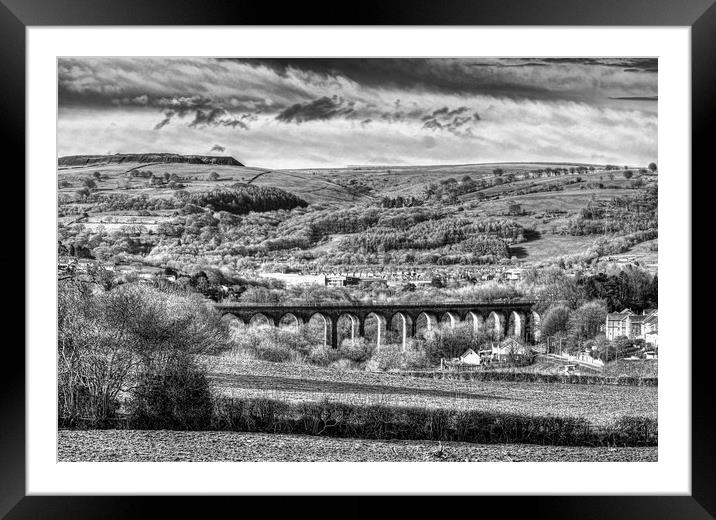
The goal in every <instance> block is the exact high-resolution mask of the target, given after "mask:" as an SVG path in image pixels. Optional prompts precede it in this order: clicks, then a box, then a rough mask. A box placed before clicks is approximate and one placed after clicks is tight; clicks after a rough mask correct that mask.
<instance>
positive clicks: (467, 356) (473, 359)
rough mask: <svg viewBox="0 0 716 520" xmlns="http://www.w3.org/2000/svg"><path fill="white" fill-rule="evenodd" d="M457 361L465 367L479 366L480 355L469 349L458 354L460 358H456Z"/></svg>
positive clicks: (480, 361)
mask: <svg viewBox="0 0 716 520" xmlns="http://www.w3.org/2000/svg"><path fill="white" fill-rule="evenodd" d="M457 360H458V362H460V363H463V364H465V365H479V364H480V363H482V358H481V357H480V354H478V353H477V352H475V351H474V350H472V349H471V348H469V349H467V350H466V351H465V352H463V353H462V354H460V357H459V358H457Z"/></svg>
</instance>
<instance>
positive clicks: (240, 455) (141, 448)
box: [58, 430, 658, 462]
mask: <svg viewBox="0 0 716 520" xmlns="http://www.w3.org/2000/svg"><path fill="white" fill-rule="evenodd" d="M657 456H658V448H657V447H647V448H591V447H564V446H536V445H529V444H490V445H485V444H470V443H459V442H444V443H437V442H434V441H376V440H365V439H336V438H327V437H309V436H303V435H274V434H262V433H239V432H217V431H200V432H187V431H167V430H149V431H148V430H89V431H78V430H60V432H59V441H58V461H59V462H79V461H82V462H100V461H101V462H179V461H182V462H199V461H204V462H207V461H227V462H249V461H254V462H255V461H261V462H268V461H281V462H328V461H342V462H381V461H390V462H408V461H413V462H418V461H426V462H436V461H446V462H463V461H465V462H525V461H529V462H548V461H555V462H570V461H574V462H576V461H579V462H617V461H619V462H623V461H628V462H656V461H657Z"/></svg>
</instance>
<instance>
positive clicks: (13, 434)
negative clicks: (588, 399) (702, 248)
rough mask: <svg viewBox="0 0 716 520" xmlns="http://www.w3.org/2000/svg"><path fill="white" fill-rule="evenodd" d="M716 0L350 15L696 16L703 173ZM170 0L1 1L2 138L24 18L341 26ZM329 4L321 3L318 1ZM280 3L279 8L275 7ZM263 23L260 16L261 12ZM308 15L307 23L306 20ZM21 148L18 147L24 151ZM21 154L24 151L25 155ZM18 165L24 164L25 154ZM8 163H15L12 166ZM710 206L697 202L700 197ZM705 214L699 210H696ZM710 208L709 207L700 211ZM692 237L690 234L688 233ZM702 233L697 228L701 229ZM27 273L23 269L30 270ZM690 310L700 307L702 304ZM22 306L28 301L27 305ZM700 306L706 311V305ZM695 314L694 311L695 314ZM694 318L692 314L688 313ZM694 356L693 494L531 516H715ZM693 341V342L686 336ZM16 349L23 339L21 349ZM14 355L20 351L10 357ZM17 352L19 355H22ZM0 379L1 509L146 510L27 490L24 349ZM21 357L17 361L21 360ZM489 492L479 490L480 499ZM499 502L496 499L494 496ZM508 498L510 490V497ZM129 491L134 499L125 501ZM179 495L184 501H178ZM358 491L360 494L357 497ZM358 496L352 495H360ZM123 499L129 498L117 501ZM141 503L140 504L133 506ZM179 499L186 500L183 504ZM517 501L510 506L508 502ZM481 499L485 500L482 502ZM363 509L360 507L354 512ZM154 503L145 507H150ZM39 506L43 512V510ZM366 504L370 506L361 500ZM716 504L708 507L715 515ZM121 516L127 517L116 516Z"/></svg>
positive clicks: (705, 415) (14, 145) (327, 18)
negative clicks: (146, 1) (32, 493)
mask: <svg viewBox="0 0 716 520" xmlns="http://www.w3.org/2000/svg"><path fill="white" fill-rule="evenodd" d="M713 1H714V0H708V1H707V0H703V1H692V2H687V3H684V2H675V1H666V0H652V1H642V0H627V1H617V2H615V1H612V2H602V3H598V2H593V1H586V0H544V1H540V2H534V1H532V2H530V1H529V0H520V1H518V0H508V1H504V0H503V1H499V0H489V1H482V2H480V3H479V4H477V3H475V4H474V5H473V4H468V3H467V2H457V1H443V2H441V3H440V7H439V8H435V7H430V5H429V3H428V2H425V1H421V2H414V3H411V4H409V8H408V7H407V6H406V5H403V6H401V5H400V4H399V3H398V2H395V1H385V0H384V1H383V2H368V3H364V4H361V6H360V7H356V11H357V12H356V13H355V16H353V15H351V18H350V21H351V22H352V23H353V24H355V25H509V26H515V25H552V26H554V25H611V26H616V25H669V26H674V25H683V26H690V27H691V38H692V42H691V43H692V49H691V51H692V57H691V60H692V69H691V70H692V100H693V102H692V170H703V171H704V172H708V171H709V170H708V166H710V164H709V163H710V161H711V155H712V152H711V149H712V148H713V144H712V143H711V142H710V140H709V142H707V139H708V137H707V136H708V130H710V129H712V128H711V127H712V126H713V117H714V116H713V114H714V92H716V37H715V36H714V35H716V6H714V4H713ZM176 5H177V4H176V3H175V2H171V1H169V0H158V1H153V2H152V4H151V6H149V5H145V4H143V3H140V2H139V1H138V0H124V1H116V2H112V3H111V4H110V5H108V3H107V2H99V1H94V2H93V1H92V0H74V1H70V0H62V1H56V2H52V1H51V0H35V1H27V0H24V1H22V0H12V1H9V0H0V63H1V64H2V69H0V70H2V71H3V74H4V78H3V80H1V81H0V110H1V111H2V112H1V113H2V117H1V118H0V125H1V126H2V127H3V130H4V132H3V133H4V135H5V139H4V141H3V142H4V147H7V150H9V151H17V150H22V149H24V148H25V132H24V128H25V29H26V27H27V26H36V25H191V26H195V25H229V24H232V25H262V24H265V23H266V21H271V24H272V25H282V24H291V25H299V22H301V21H304V22H309V24H310V25H314V26H315V25H343V24H342V23H341V22H342V21H343V20H341V19H340V18H339V17H338V16H337V15H333V16H331V15H330V14H329V13H333V12H335V10H334V8H335V4H327V3H326V5H325V6H324V5H321V4H320V3H316V4H314V6H313V8H314V10H315V11H317V12H320V13H323V14H320V15H316V14H315V13H314V12H312V11H309V10H304V9H305V6H303V5H300V4H296V5H295V6H293V7H290V6H288V7H287V9H286V10H283V9H281V10H279V9H276V7H275V6H273V5H267V3H263V4H261V3H257V2H254V3H252V4H245V3H242V4H241V5H240V6H239V5H238V4H237V3H236V2H228V1H217V2H207V1H206V0H205V1H203V2H200V1H196V0H191V1H188V0H187V1H184V2H182V3H181V7H182V8H181V9H177V8H176ZM321 7H325V9H321ZM273 11H279V12H273ZM262 22H263V23H262ZM309 24H306V25H309ZM17 155H21V154H17ZM23 159H24V157H23ZM18 166H19V168H22V171H24V161H23V160H22V159H21V161H20V164H19V165H18ZM16 171H17V170H16ZM10 174H11V173H10ZM694 207H696V208H699V209H700V211H701V212H702V213H703V212H704V210H703V206H698V205H692V221H693V222H694V223H697V222H699V221H701V219H698V218H697V219H694V218H693V217H694V216H695V215H694V212H693V208H694ZM696 215H698V213H697V214H696ZM701 217H702V218H706V216H705V215H701ZM692 236H693V235H692ZM697 236H698V235H697ZM25 274H26V278H25V280H26V283H27V275H28V273H27V272H26V273H25ZM693 309H694V310H699V309H698V307H697V306H696V305H694V306H693ZM25 312H26V314H25V315H27V313H28V312H31V309H25ZM700 312H703V311H700ZM692 321H693V318H692ZM684 326H688V327H689V328H691V324H690V323H689V324H684ZM705 345H706V348H704V349H702V350H703V351H704V352H699V358H698V361H699V362H698V363H694V364H693V365H692V461H691V467H692V495H691V497H655V496H650V497H631V496H630V497H553V498H546V497H530V498H522V499H520V500H519V503H520V504H524V505H525V506H526V508H527V509H528V510H529V511H530V514H531V515H532V516H534V515H537V516H538V517H551V518H573V517H574V515H575V514H580V515H581V516H583V517H585V518H586V517H593V518H603V517H606V516H610V517H614V518H627V517H628V518H699V517H700V518H709V517H713V516H712V515H713V513H714V511H715V510H716V499H715V498H714V494H713V491H712V490H713V489H716V476H715V475H714V468H715V467H716V461H715V457H714V447H713V446H714V435H713V429H712V427H711V426H710V425H709V419H711V415H712V409H713V403H712V399H711V397H710V396H711V394H712V390H711V388H710V387H709V385H708V382H709V380H710V378H709V376H710V375H711V374H710V367H711V366H713V365H712V363H713V358H714V355H713V353H712V352H713V350H712V349H710V348H709V344H708V342H705ZM684 347H686V348H688V347H689V346H688V345H686V346H684ZM15 350H18V349H15ZM13 356H15V357H16V358H17V359H13ZM15 361H16V362H15ZM6 362H7V364H6V366H7V367H10V366H12V367H15V368H13V369H12V370H9V369H8V370H6V371H5V374H4V377H3V379H2V383H0V384H2V388H3V392H2V394H1V395H2V397H1V398H2V401H1V402H2V405H1V406H0V410H1V411H2V415H0V417H2V426H1V427H0V449H1V450H2V457H1V458H0V461H1V463H0V515H4V514H5V513H6V512H8V511H10V510H12V511H11V513H10V515H9V516H7V518H24V517H33V516H34V517H37V516H49V513H50V512H52V516H53V517H64V516H67V517H74V518H76V517H78V516H83V517H88V516H95V515H100V514H101V515H102V516H103V517H104V518H107V517H110V518H111V517H113V516H112V515H117V514H122V516H124V515H126V514H128V513H130V512H132V511H134V513H132V514H133V516H139V514H138V512H139V511H142V510H143V507H142V506H140V504H141V502H143V501H147V500H149V499H147V498H143V497H132V498H131V499H121V498H120V497H107V498H99V497H35V496H32V497H28V496H25V409H24V404H25V401H24V399H25V395H24V391H25V373H24V365H25V363H24V356H23V354H22V353H20V352H17V351H12V352H9V356H8V358H6ZM20 367H22V370H20ZM487 498H488V497H481V500H485V499H487ZM490 500H491V501H493V502H494V499H492V498H490ZM509 500H511V501H512V500H515V498H514V497H511V498H510V499H509ZM127 501H129V502H130V503H132V504H136V506H128V505H127ZM180 502H183V501H180ZM354 502H355V499H354ZM355 503H357V502H355ZM120 504H122V505H120ZM135 507H136V509H135ZM180 507H182V508H184V507H185V506H183V505H182V506H180ZM510 507H512V505H511V506H510ZM481 508H482V505H481ZM360 509H362V508H358V509H357V510H356V509H354V510H353V512H354V513H355V512H357V511H358V510H360ZM147 512H148V510H147ZM43 513H44V514H43ZM366 513H368V511H366ZM709 513H711V514H709ZM116 517H120V516H116Z"/></svg>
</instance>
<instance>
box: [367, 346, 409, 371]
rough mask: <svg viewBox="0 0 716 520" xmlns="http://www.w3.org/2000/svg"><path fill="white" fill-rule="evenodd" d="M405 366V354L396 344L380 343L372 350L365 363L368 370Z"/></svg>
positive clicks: (402, 367)
mask: <svg viewBox="0 0 716 520" xmlns="http://www.w3.org/2000/svg"><path fill="white" fill-rule="evenodd" d="M404 368H405V356H404V353H403V352H402V351H401V347H400V346H398V345H381V346H380V347H379V348H376V349H375V350H374V351H373V355H372V356H371V358H370V360H369V361H368V363H367V364H366V369H367V370H370V371H387V370H401V369H404Z"/></svg>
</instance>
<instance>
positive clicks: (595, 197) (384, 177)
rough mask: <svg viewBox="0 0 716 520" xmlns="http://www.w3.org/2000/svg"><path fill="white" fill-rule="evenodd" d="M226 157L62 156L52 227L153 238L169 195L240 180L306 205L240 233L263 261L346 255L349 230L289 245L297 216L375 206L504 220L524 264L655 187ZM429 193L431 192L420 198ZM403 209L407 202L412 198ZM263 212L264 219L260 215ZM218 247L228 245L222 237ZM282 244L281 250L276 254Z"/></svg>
mask: <svg viewBox="0 0 716 520" xmlns="http://www.w3.org/2000/svg"><path fill="white" fill-rule="evenodd" d="M182 157H184V159H182ZM214 159H223V158H214ZM229 159H231V160H230V161H229V160H227V161H213V162H209V160H208V159H206V157H204V158H202V156H175V155H172V154H144V155H139V154H126V155H122V156H119V155H118V156H77V157H69V158H61V159H60V161H59V164H58V171H57V174H58V190H59V196H60V222H61V223H65V224H67V223H70V222H73V221H75V220H77V218H78V216H81V215H82V214H83V213H85V212H86V213H87V217H83V218H82V224H83V226H84V229H85V230H90V231H97V230H100V229H103V230H104V231H105V232H111V231H118V230H122V229H126V226H145V228H146V229H147V230H148V231H149V232H150V233H155V234H156V233H157V230H158V229H159V228H160V225H161V224H162V223H164V222H171V221H172V219H173V218H176V215H177V207H176V204H174V202H175V201H176V199H177V192H178V191H183V192H189V193H197V192H209V191H212V190H216V189H217V188H226V189H230V188H231V187H232V186H234V185H236V184H237V183H242V184H246V185H251V186H256V187H267V188H279V189H281V190H284V191H286V192H288V193H290V194H293V195H296V196H297V197H299V198H300V199H302V200H304V201H306V202H307V203H308V204H309V207H308V209H307V210H301V211H300V213H299V214H297V216H296V217H293V216H291V215H293V213H292V214H291V215H289V216H285V215H284V216H276V215H274V216H271V218H272V219H277V220H275V221H274V222H273V223H271V222H267V221H266V219H263V220H260V222H258V221H257V222H258V224H260V226H261V227H260V228H257V227H256V225H258V224H257V223H252V224H251V225H250V226H249V227H247V228H246V231H245V233H244V235H250V234H254V235H255V240H254V239H253V238H252V239H245V237H244V236H243V235H242V238H241V244H243V245H242V247H243V246H248V247H253V245H252V244H254V243H261V244H268V250H267V251H268V256H269V257H270V258H273V257H277V258H278V257H280V258H283V259H284V260H288V259H290V258H292V257H293V256H295V255H296V253H295V252H290V250H291V249H292V248H295V247H298V248H299V249H303V250H304V251H307V253H308V256H309V257H310V256H314V257H315V256H316V255H317V256H329V257H331V256H335V255H337V254H340V252H341V250H342V249H341V247H342V244H343V249H345V243H346V240H349V241H350V240H351V232H350V231H348V233H346V232H345V231H344V230H340V231H330V230H328V231H326V232H325V233H323V234H322V235H321V236H320V237H314V238H310V237H308V238H307V239H306V240H304V239H302V238H301V239H296V240H294V238H295V237H297V236H303V235H301V233H304V234H305V233H308V234H309V235H310V234H311V231H310V229H311V228H310V226H311V225H313V224H311V223H310V222H313V221H312V220H311V219H310V218H308V217H306V216H303V212H305V211H309V212H314V213H311V215H313V214H315V215H319V216H321V218H324V219H325V218H329V216H330V212H331V211H339V210H350V211H359V212H360V211H364V210H365V211H368V210H369V208H376V207H377V208H384V209H381V210H380V211H381V212H382V213H381V214H382V215H385V216H386V217H387V216H390V215H403V214H404V213H406V212H413V213H415V212H416V211H418V212H419V211H422V210H423V209H424V210H425V211H426V212H431V211H432V212H435V211H437V212H439V213H440V217H439V218H441V219H448V220H449V219H451V218H461V219H468V220H469V221H484V220H485V219H510V221H513V222H515V223H516V224H517V225H519V226H522V227H523V228H524V229H525V230H527V232H526V233H525V234H524V239H523V240H520V241H519V243H516V244H512V245H510V248H509V251H510V252H509V255H510V256H513V257H516V258H517V259H519V260H521V261H523V262H527V263H541V262H547V263H549V262H551V261H554V259H556V258H559V257H562V256H565V255H574V254H576V253H580V252H583V251H587V250H589V248H591V247H593V243H594V240H595V238H596V237H595V236H594V235H585V236H572V235H569V234H567V235H565V234H559V233H558V232H557V231H556V230H559V229H561V228H563V227H564V226H565V225H566V224H567V223H568V222H569V220H570V219H571V218H574V217H575V216H576V215H578V214H579V212H580V211H581V210H582V209H584V208H586V207H587V206H589V205H594V204H598V203H599V202H600V201H610V200H613V199H615V198H617V197H630V196H639V194H641V193H643V192H644V186H646V185H648V184H650V183H654V182H655V176H653V175H650V174H644V173H643V172H640V171H639V170H638V169H634V170H632V171H633V173H632V176H631V178H629V179H628V178H626V177H627V176H626V175H624V171H623V170H621V171H620V170H611V169H610V170H607V169H606V166H605V165H585V164H576V163H489V164H460V165H426V166H352V167H346V168H317V169H284V170H271V169H266V168H260V167H253V166H244V165H242V164H241V163H239V162H238V161H235V160H233V158H229ZM635 181H636V182H635ZM88 185H89V186H91V197H89V198H85V199H84V200H82V197H81V196H78V195H77V194H78V192H80V191H81V190H83V188H84V189H86V186H88ZM428 192H430V193H431V195H430V196H427V195H426V193H428ZM103 197H104V198H106V197H120V198H122V197H123V198H137V197H140V198H141V197H144V198H146V199H149V200H165V201H166V202H167V204H165V207H166V209H156V208H155V209H152V210H151V211H133V210H127V211H108V210H106V209H102V208H104V206H102V205H101V204H96V203H95V204H92V203H90V202H89V200H90V199H92V200H103ZM411 197H412V198H414V199H415V200H416V201H418V202H417V203H419V204H420V208H421V209H420V210H417V209H415V208H413V209H404V210H401V209H399V208H395V209H389V208H386V207H385V200H395V199H398V198H400V199H401V200H402V199H408V198H411ZM401 204H402V202H401ZM407 205H412V202H411V203H410V204H407ZM401 207H402V206H401ZM98 208H100V209H98ZM361 208H362V209H361ZM515 208H517V209H518V211H515ZM316 211H318V212H319V213H315V212H316ZM271 215H273V214H271ZM451 215H452V216H451ZM266 216H267V217H269V214H266ZM309 217H310V215H309ZM286 219H288V220H286ZM294 221H295V224H294V223H293V222H294ZM252 222H253V221H252ZM247 225H248V224H247ZM306 226H308V227H306ZM329 227H330V226H329ZM292 230H293V231H292ZM307 230H308V231H307ZM237 233H239V231H238V230H237ZM239 234H241V233H239ZM287 238H288V239H287ZM266 240H269V241H272V242H270V243H269V242H266ZM155 242H156V240H155ZM223 243H224V244H227V242H226V240H224V241H223ZM281 244H284V245H281ZM302 244H303V245H302ZM237 245H238V243H237ZM637 246H639V244H637ZM227 247H228V246H227ZM284 247H285V248H286V249H285V251H284V252H283V253H281V252H280V251H281V250H282V248H284ZM264 249H265V248H264ZM244 251H245V249H238V250H237V249H236V248H235V247H234V248H232V247H228V249H225V250H222V252H221V253H220V254H221V255H222V257H224V256H226V255H227V254H228V255H231V256H236V255H238V256H242V255H244V254H246V253H245V252H244ZM252 251H254V250H253V249H252ZM272 251H276V252H272ZM155 252H156V251H155ZM435 252H436V253H437V254H438V255H448V254H451V253H452V250H451V249H450V248H448V249H445V248H442V249H440V250H436V251H435ZM622 253H627V252H624V251H622ZM216 254H219V252H218V251H217V252H216ZM250 254H254V253H250ZM627 256H628V255H627ZM638 258H639V259H640V261H643V262H647V263H648V262H652V263H655V262H656V251H655V247H644V246H642V247H640V248H639V249H638ZM353 261H359V260H353Z"/></svg>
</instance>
